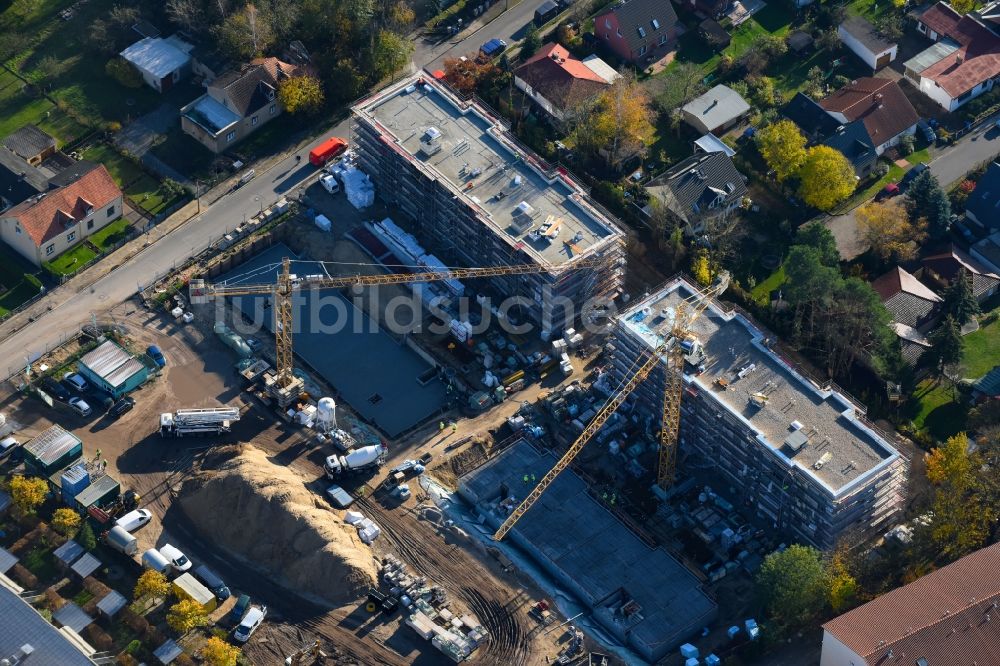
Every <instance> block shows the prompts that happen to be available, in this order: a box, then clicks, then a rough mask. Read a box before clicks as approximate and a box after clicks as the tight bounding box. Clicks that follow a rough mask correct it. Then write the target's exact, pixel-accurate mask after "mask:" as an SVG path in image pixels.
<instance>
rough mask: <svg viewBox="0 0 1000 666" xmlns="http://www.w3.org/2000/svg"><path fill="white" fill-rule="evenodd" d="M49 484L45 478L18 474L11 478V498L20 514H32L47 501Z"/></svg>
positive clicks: (15, 509)
mask: <svg viewBox="0 0 1000 666" xmlns="http://www.w3.org/2000/svg"><path fill="white" fill-rule="evenodd" d="M48 492H49V485H48V484H47V483H45V479H39V478H38V477H34V476H21V475H17V476H15V477H14V478H12V479H11V480H10V499H11V502H12V503H13V504H14V511H16V512H17V514H18V515H20V516H31V515H34V513H35V512H36V511H37V510H38V507H40V506H41V505H42V504H43V503H44V502H45V495H46V494H48Z"/></svg>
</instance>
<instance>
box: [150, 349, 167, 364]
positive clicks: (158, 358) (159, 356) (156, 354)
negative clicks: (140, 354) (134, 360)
mask: <svg viewBox="0 0 1000 666" xmlns="http://www.w3.org/2000/svg"><path fill="white" fill-rule="evenodd" d="M146 354H147V355H148V356H149V358H151V359H153V363H155V364H156V365H158V366H160V367H161V368H162V367H163V366H165V365H166V364H167V359H165V358H164V357H163V352H161V351H160V348H159V347H157V346H156V345H149V346H148V347H146Z"/></svg>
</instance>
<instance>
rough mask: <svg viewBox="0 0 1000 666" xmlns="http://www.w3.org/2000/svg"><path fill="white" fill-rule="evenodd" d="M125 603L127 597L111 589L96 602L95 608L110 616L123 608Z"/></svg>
mask: <svg viewBox="0 0 1000 666" xmlns="http://www.w3.org/2000/svg"><path fill="white" fill-rule="evenodd" d="M127 604H128V599H126V598H125V597H124V596H123V595H122V593H121V592H118V591H116V590H111V591H110V592H108V593H107V594H106V595H105V596H104V598H103V599H101V600H100V601H98V602H97V610H99V611H101V612H102V613H104V614H105V615H107V616H108V617H111V616H112V615H114V614H115V613H117V612H118V611H120V610H121V609H123V608H125V606H126V605H127Z"/></svg>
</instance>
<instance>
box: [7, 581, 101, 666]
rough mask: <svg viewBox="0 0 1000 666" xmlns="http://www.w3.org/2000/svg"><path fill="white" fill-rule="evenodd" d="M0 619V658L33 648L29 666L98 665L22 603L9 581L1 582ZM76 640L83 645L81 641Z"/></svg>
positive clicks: (25, 603)
mask: <svg viewBox="0 0 1000 666" xmlns="http://www.w3.org/2000/svg"><path fill="white" fill-rule="evenodd" d="M81 612H82V611H81ZM0 617H2V618H3V622H0V654H2V655H4V656H5V657H9V656H11V655H16V654H21V652H20V650H21V648H22V647H24V646H25V645H30V646H31V648H32V649H33V650H34V651H33V652H32V653H31V657H29V658H28V659H27V660H26V663H29V664H30V663H38V664H59V666H94V663H95V662H94V661H92V660H91V659H90V658H89V657H87V656H86V655H85V654H83V652H81V651H80V649H79V648H77V647H76V646H75V645H74V644H73V642H71V640H70V638H68V637H67V636H66V635H64V634H63V632H61V631H60V630H59V629H57V628H56V627H55V626H53V625H52V624H51V623H49V622H48V621H46V620H45V618H43V617H42V616H41V615H39V614H38V612H37V611H36V610H35V609H34V608H32V607H31V606H30V605H28V603H27V602H26V601H24V600H23V599H21V597H19V596H18V595H17V594H16V593H15V592H14V590H13V589H11V588H10V587H9V586H8V581H7V580H6V579H3V580H2V581H0ZM76 640H78V641H80V643H83V641H82V640H80V638H79V637H76ZM84 645H85V644H84Z"/></svg>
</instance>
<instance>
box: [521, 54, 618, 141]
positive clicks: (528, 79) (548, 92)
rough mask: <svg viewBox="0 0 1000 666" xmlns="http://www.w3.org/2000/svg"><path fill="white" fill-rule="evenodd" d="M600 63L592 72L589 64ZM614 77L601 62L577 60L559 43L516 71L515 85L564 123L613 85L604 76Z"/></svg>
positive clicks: (533, 57)
mask: <svg viewBox="0 0 1000 666" xmlns="http://www.w3.org/2000/svg"><path fill="white" fill-rule="evenodd" d="M597 61H600V64H601V65H603V67H600V66H595V67H594V69H591V67H590V66H589V65H588V63H589V62H597ZM595 70H596V71H595ZM599 72H604V75H602V74H600V73H599ZM611 75H613V78H616V77H617V74H616V73H615V71H614V70H612V69H610V67H608V66H607V65H606V64H605V63H604V61H602V60H600V59H598V60H595V61H591V60H589V59H588V60H577V59H576V58H574V57H573V56H572V55H570V53H569V51H567V50H566V49H565V48H563V47H562V46H560V45H559V44H546V45H545V46H543V47H542V48H541V49H540V50H539V51H538V53H536V54H535V55H533V56H531V57H530V58H528V60H526V61H525V62H524V64H522V65H520V66H519V67H518V68H517V69H515V70H514V85H515V86H517V88H518V89H519V90H521V91H523V92H524V94H526V95H528V96H529V97H531V99H533V100H534V101H535V104H537V105H538V106H540V107H542V109H544V110H545V112H546V113H548V114H549V115H550V116H552V117H553V118H555V119H556V120H557V121H559V122H562V121H564V120H567V118H568V117H570V116H572V115H574V114H577V113H580V112H582V111H583V110H584V109H586V108H587V107H588V106H589V104H590V103H591V102H593V101H594V100H595V99H596V98H597V96H598V95H600V94H601V92H602V91H603V90H604V89H605V88H607V87H608V86H609V85H610V83H611V82H610V81H608V80H606V79H605V76H611ZM613 78H612V80H613Z"/></svg>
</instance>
